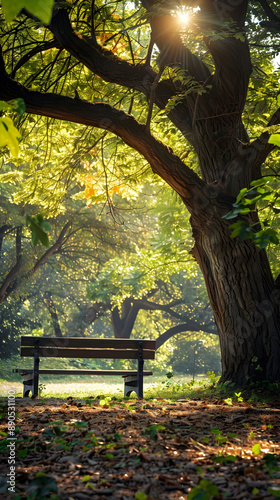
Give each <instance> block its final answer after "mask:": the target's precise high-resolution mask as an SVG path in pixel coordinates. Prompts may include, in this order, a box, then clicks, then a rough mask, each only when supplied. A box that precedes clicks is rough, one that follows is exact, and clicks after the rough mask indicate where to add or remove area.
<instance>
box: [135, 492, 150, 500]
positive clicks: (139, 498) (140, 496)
mask: <svg viewBox="0 0 280 500" xmlns="http://www.w3.org/2000/svg"><path fill="white" fill-rule="evenodd" d="M135 498H136V500H146V498H147V495H146V493H143V492H142V491H139V492H138V493H135Z"/></svg>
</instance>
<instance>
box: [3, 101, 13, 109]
mask: <svg viewBox="0 0 280 500" xmlns="http://www.w3.org/2000/svg"><path fill="white" fill-rule="evenodd" d="M9 109H11V105H10V104H9V103H8V102H5V101H0V111H7V110H9Z"/></svg>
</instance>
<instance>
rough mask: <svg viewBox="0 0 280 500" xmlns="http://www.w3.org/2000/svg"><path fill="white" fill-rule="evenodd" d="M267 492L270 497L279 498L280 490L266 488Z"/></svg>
mask: <svg viewBox="0 0 280 500" xmlns="http://www.w3.org/2000/svg"><path fill="white" fill-rule="evenodd" d="M268 491H269V493H271V495H274V496H275V497H280V489H279V490H275V489H274V488H268Z"/></svg>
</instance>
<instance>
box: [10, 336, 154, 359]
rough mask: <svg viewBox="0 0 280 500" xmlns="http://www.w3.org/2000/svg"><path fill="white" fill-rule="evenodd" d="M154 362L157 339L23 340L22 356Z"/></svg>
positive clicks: (58, 338) (70, 338) (28, 338)
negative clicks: (139, 359)
mask: <svg viewBox="0 0 280 500" xmlns="http://www.w3.org/2000/svg"><path fill="white" fill-rule="evenodd" d="M140 350H141V355H142V358H143V359H154V358H155V350H156V341H155V340H146V339H144V340H142V339H85V338H80V337H27V336H24V337H21V351H20V354H21V356H32V357H33V356H36V355H37V356H40V357H43V358H44V357H45V358H103V359H138V358H139V352H140Z"/></svg>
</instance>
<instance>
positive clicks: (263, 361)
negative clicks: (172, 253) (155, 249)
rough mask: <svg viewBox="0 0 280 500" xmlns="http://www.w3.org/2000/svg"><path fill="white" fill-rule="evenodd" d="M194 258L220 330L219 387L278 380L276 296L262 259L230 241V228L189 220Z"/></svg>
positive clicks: (249, 246)
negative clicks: (193, 242)
mask: <svg viewBox="0 0 280 500" xmlns="http://www.w3.org/2000/svg"><path fill="white" fill-rule="evenodd" d="M192 227H193V235H194V238H195V246H194V249H193V255H194V257H195V258H196V260H197V262H198V264H199V266H200V268H201V270H202V272H203V275H204V279H205V283H206V287H207V291H208V295H209V299H210V302H211V305H212V308H213V313H214V318H215V322H216V325H217V328H218V333H219V338H220V347H221V358H222V377H221V382H225V381H229V380H230V381H232V382H234V383H235V384H236V385H237V386H239V387H242V386H245V385H246V384H247V383H248V382H249V381H250V382H251V381H252V382H255V381H259V380H270V381H273V380H274V381H275V380H280V316H279V312H280V311H279V303H280V290H277V289H276V288H275V284H274V281H273V277H272V274H271V271H270V268H269V264H268V261H267V257H266V253H265V252H264V251H258V250H257V249H256V247H255V245H254V244H253V243H252V242H251V241H248V240H246V241H241V240H240V238H235V239H232V238H230V231H229V228H228V223H227V222H223V219H220V218H211V219H209V221H208V224H207V225H205V220H204V221H203V226H202V224H201V221H200V220H199V218H193V219H192Z"/></svg>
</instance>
